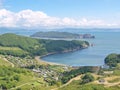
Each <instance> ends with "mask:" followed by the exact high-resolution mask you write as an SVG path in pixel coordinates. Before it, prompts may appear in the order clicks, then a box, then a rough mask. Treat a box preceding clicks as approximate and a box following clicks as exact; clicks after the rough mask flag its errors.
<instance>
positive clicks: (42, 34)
mask: <svg viewBox="0 0 120 90" xmlns="http://www.w3.org/2000/svg"><path fill="white" fill-rule="evenodd" d="M31 37H38V38H59V39H60V38H62V39H84V38H95V36H92V35H91V34H75V33H69V32H57V31H50V32H37V33H35V34H33V35H31Z"/></svg>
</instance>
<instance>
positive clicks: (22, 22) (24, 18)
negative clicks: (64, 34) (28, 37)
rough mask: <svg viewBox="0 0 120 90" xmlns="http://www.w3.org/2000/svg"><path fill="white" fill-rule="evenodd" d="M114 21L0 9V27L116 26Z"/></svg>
mask: <svg viewBox="0 0 120 90" xmlns="http://www.w3.org/2000/svg"><path fill="white" fill-rule="evenodd" d="M116 26H119V25H118V24H115V23H106V22H105V21H103V20H88V19H86V18H82V19H77V20H76V19H73V18H69V17H65V18H59V17H51V16H48V15H47V14H45V13H44V12H41V11H32V10H23V11H20V12H17V13H15V12H11V11H9V10H6V9H0V27H29V28H31V27H32V28H39V27H44V28H58V27H116Z"/></svg>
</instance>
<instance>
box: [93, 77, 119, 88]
mask: <svg viewBox="0 0 120 90" xmlns="http://www.w3.org/2000/svg"><path fill="white" fill-rule="evenodd" d="M118 77H119V76H115V77H107V78H104V80H105V81H104V82H102V83H101V82H99V81H98V80H96V81H94V83H96V84H103V85H104V86H105V87H112V86H116V85H120V81H118V82H114V83H110V82H108V80H113V79H115V78H118Z"/></svg>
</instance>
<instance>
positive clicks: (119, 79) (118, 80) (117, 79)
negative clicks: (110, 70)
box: [108, 77, 120, 83]
mask: <svg viewBox="0 0 120 90" xmlns="http://www.w3.org/2000/svg"><path fill="white" fill-rule="evenodd" d="M108 82H109V83H115V82H120V77H119V78H115V79H112V80H108Z"/></svg>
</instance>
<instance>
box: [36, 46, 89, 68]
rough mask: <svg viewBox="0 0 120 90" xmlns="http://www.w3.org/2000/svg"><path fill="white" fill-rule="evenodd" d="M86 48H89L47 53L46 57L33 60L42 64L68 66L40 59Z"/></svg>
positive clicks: (37, 57)
mask: <svg viewBox="0 0 120 90" xmlns="http://www.w3.org/2000/svg"><path fill="white" fill-rule="evenodd" d="M88 47H89V46H85V47H83V48H77V49H73V50H65V51H62V52H52V53H47V54H46V55H42V56H35V59H36V60H38V61H40V62H41V63H42V64H49V65H62V66H69V65H66V64H60V63H54V62H48V61H45V60H43V59H41V58H42V57H46V56H49V55H54V54H59V53H69V52H75V51H78V50H82V49H86V48H88Z"/></svg>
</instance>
